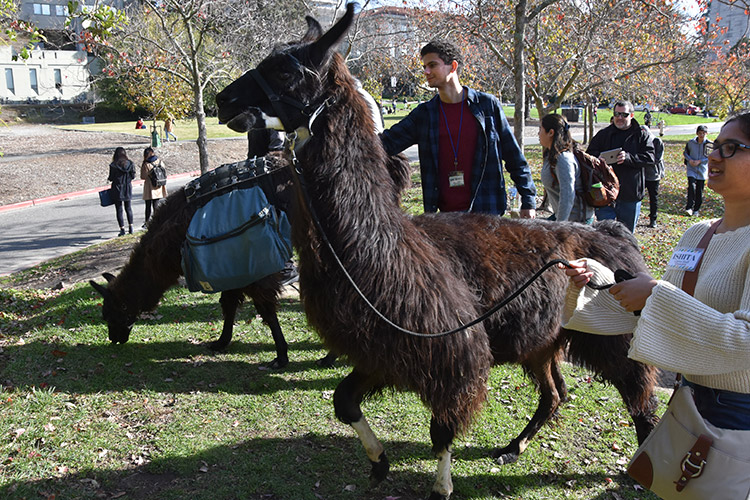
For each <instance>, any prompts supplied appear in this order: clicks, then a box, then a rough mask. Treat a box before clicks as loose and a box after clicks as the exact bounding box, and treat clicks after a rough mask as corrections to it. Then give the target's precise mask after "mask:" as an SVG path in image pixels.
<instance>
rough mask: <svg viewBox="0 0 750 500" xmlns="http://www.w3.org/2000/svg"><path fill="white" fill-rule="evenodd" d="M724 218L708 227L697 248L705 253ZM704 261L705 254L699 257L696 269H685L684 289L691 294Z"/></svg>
mask: <svg viewBox="0 0 750 500" xmlns="http://www.w3.org/2000/svg"><path fill="white" fill-rule="evenodd" d="M722 220H723V219H719V220H717V221H716V222H714V223H713V224H711V226H710V227H709V228H708V230H707V231H706V234H704V235H703V238H701V240H700V241H699V242H698V246H697V247H696V248H700V249H702V250H703V251H704V252H703V253H705V250H706V248H707V247H708V242H709V241H711V237H712V236H713V235H714V233H715V232H716V229H718V227H719V224H721V221H722ZM702 262H703V254H701V256H700V257H699V258H698V262H697V263H696V264H695V269H693V270H692V271H685V275H684V276H683V277H682V290H683V291H684V292H685V293H687V294H690V295H693V293H695V284H696V283H697V282H698V271H699V270H700V268H701V263H702Z"/></svg>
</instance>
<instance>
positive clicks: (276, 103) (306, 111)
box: [250, 69, 310, 133]
mask: <svg viewBox="0 0 750 500" xmlns="http://www.w3.org/2000/svg"><path fill="white" fill-rule="evenodd" d="M250 76H252V77H253V79H254V80H255V81H256V82H257V84H258V85H260V88H261V89H262V90H263V92H264V93H265V94H266V97H268V100H269V101H271V106H273V110H274V111H275V112H276V114H277V115H278V116H277V117H278V119H279V120H281V124H282V125H283V126H284V131H285V132H287V133H289V132H292V131H294V128H293V127H291V126H290V123H291V119H290V117H289V116H288V115H287V113H286V111H285V110H284V106H282V105H281V104H282V103H284V104H288V105H289V106H292V107H294V108H297V109H298V110H299V112H300V113H301V114H302V115H303V116H304V117H305V118H307V119H309V117H310V105H309V104H305V103H303V102H300V101H298V100H297V99H292V98H291V97H289V96H285V95H281V96H280V95H278V94H277V93H276V92H275V91H274V90H273V89H272V88H271V86H270V85H268V82H266V79H265V78H263V75H261V74H260V71H258V70H257V69H251V70H250Z"/></svg>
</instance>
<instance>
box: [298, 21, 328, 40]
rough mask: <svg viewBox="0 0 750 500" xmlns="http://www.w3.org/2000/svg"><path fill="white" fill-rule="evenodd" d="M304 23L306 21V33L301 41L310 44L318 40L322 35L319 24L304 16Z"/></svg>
mask: <svg viewBox="0 0 750 500" xmlns="http://www.w3.org/2000/svg"><path fill="white" fill-rule="evenodd" d="M305 21H307V33H305V36H303V37H302V41H303V42H305V43H311V42H314V41H316V40H318V39H319V38H320V37H321V35H323V28H322V27H321V26H320V23H319V22H318V21H316V20H315V19H314V18H312V17H310V16H305Z"/></svg>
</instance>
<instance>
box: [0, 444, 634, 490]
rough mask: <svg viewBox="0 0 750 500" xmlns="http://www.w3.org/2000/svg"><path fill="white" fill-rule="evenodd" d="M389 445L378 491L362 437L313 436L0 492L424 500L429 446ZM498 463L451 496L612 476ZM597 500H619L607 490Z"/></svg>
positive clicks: (574, 485) (458, 485)
mask: <svg viewBox="0 0 750 500" xmlns="http://www.w3.org/2000/svg"><path fill="white" fill-rule="evenodd" d="M384 445H385V447H386V450H387V453H388V454H389V458H390V460H391V471H390V473H389V475H388V477H387V479H386V480H385V481H383V482H381V483H380V484H378V485H377V486H374V487H370V486H369V484H368V483H369V480H368V474H369V462H368V461H367V459H366V457H365V455H364V451H363V450H362V448H361V446H360V443H359V441H358V440H357V439H356V438H354V437H341V436H336V435H320V434H312V433H310V434H306V435H303V436H298V437H293V438H288V439H281V438H270V439H266V438H260V439H252V440H248V441H244V442H240V443H237V444H236V445H222V446H217V447H214V448H210V449H206V450H204V451H201V452H200V453H196V454H194V455H190V456H183V457H172V458H167V459H155V460H153V461H152V462H151V463H149V464H146V465H143V466H139V467H128V468H124V469H120V470H109V469H107V470H105V469H98V468H91V469H87V470H81V471H77V472H75V473H72V474H67V475H64V476H62V477H58V478H51V479H45V480H41V481H16V482H13V483H11V484H9V485H7V486H4V487H2V488H0V497H1V498H3V499H9V500H15V499H19V500H20V499H21V498H51V495H55V498H81V499H84V498H126V499H138V500H152V499H153V500H156V499H159V500H169V499H184V498H190V499H191V500H203V499H205V500H216V499H236V498H242V499H248V500H256V499H257V500H261V499H263V500H281V499H283V500H318V499H322V498H324V499H328V500H338V499H358V500H383V499H384V498H387V497H396V498H400V499H401V500H417V499H422V498H425V497H426V496H427V495H428V493H429V491H430V489H431V487H432V484H433V482H434V480H435V476H434V472H435V468H436V462H435V460H434V457H433V456H432V453H431V451H430V449H429V447H428V446H426V445H424V444H420V443H413V442H403V441H400V442H385V443H384ZM481 452H482V453H485V452H486V453H488V450H481ZM474 454H475V453H474V452H473V453H472V454H471V455H472V456H474ZM481 458H486V455H485V456H484V457H481ZM471 459H472V458H471V457H467V456H464V454H462V453H461V452H459V453H458V454H457V455H456V461H461V460H464V461H466V460H471ZM415 460H419V461H425V465H424V466H423V468H424V469H427V470H428V472H421V471H414V470H413V469H414V461H415ZM491 464H492V462H491V461H488V465H487V467H486V470H487V472H486V473H477V474H466V475H464V474H459V473H456V472H455V467H454V475H453V483H454V495H453V497H452V498H454V499H456V500H459V499H472V498H506V497H512V498H528V497H529V496H532V495H534V494H535V493H536V495H537V496H535V498H540V497H539V496H538V495H540V494H543V493H542V492H543V491H549V490H550V489H553V490H554V491H555V493H556V494H558V496H556V498H560V497H563V496H564V493H563V492H564V491H570V492H572V493H574V494H575V493H576V492H577V491H578V492H579V493H580V490H581V489H582V488H589V487H590V486H589V485H602V484H606V481H607V479H608V477H609V475H608V474H607V473H605V472H601V473H600V472H593V473H587V472H582V473H564V474H556V473H554V472H552V471H550V472H541V473H531V474H519V473H517V472H516V473H514V472H512V468H511V467H512V466H506V467H505V468H503V469H502V470H501V471H500V472H497V473H495V472H490V469H494V467H493V466H492V465H491ZM474 465H476V464H474ZM480 467H481V464H480ZM615 478H616V479H617V480H618V482H621V483H622V484H628V485H629V484H630V483H631V482H630V480H629V479H627V478H625V477H618V476H615ZM599 488H600V489H603V487H599ZM647 497H648V495H646V496H644V495H641V496H640V498H647ZM595 498H598V499H610V498H612V497H611V496H610V493H609V492H607V493H602V494H601V495H599V496H597V497H595ZM628 498H629V497H628Z"/></svg>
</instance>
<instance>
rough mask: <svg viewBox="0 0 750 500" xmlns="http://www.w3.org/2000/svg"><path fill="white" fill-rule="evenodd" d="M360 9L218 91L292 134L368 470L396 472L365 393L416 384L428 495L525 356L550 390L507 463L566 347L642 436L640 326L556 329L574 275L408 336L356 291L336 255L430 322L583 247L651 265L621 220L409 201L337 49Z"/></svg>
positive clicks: (302, 212)
mask: <svg viewBox="0 0 750 500" xmlns="http://www.w3.org/2000/svg"><path fill="white" fill-rule="evenodd" d="M353 15H354V14H353V8H352V5H351V4H350V5H349V6H348V8H347V12H346V14H345V15H344V17H343V18H342V19H341V20H340V21H339V22H338V23H337V24H336V25H334V26H333V27H332V28H331V29H330V30H329V31H328V32H327V33H325V34H323V33H322V30H321V28H320V25H319V24H318V23H317V22H316V21H315V20H313V19H311V18H308V32H307V34H306V35H305V37H304V38H303V39H302V40H301V41H300V42H298V43H293V44H288V45H284V46H280V47H277V48H276V49H274V51H273V52H272V53H271V54H270V55H269V56H268V57H267V58H266V59H264V60H263V61H262V62H261V63H260V64H259V65H258V67H257V68H256V69H255V70H252V71H250V72H248V73H246V74H245V75H243V76H242V77H241V78H239V79H238V80H236V81H235V82H233V83H232V84H230V85H229V86H228V87H226V88H225V89H224V90H223V91H222V92H221V93H220V94H219V95H217V97H216V102H217V104H218V107H219V118H220V120H221V121H223V122H224V123H227V124H228V126H229V127H230V128H232V129H234V130H237V131H244V130H248V129H251V128H264V127H284V128H285V129H286V130H287V131H288V132H292V134H291V137H292V141H290V149H291V148H292V147H294V149H293V152H290V153H289V154H290V155H291V156H292V158H293V159H294V160H295V161H296V162H297V163H296V166H295V181H296V188H297V194H298V196H297V197H296V198H295V201H296V204H293V208H292V210H293V211H294V212H295V215H294V216H293V218H292V240H293V243H294V245H295V248H296V249H297V251H298V254H299V257H300V290H301V299H302V302H303V305H304V309H305V312H306V314H307V318H308V322H309V324H310V325H312V326H313V327H314V328H315V329H316V330H317V331H318V332H319V334H320V336H321V337H322V338H323V341H324V343H325V344H326V346H327V347H328V348H329V349H331V351H333V352H334V353H335V354H338V355H345V356H346V357H347V358H348V359H349V361H350V363H351V364H352V365H353V370H352V372H351V373H350V374H349V375H348V376H347V377H346V378H344V380H343V381H341V383H340V384H339V385H338V387H337V388H336V390H335V393H334V409H335V413H336V416H337V418H338V419H339V420H341V421H342V422H345V423H347V424H350V425H351V426H352V427H353V428H354V430H355V431H356V433H357V434H358V436H359V438H360V440H361V441H362V444H363V445H364V448H365V450H366V452H367V455H368V457H369V459H370V461H371V463H372V470H371V478H372V480H373V481H380V480H382V479H383V478H385V476H386V474H387V472H388V467H389V466H388V460H387V458H386V455H385V451H384V449H383V446H382V444H381V443H380V442H379V441H378V439H377V438H376V436H375V435H374V433H373V432H372V430H371V429H370V427H369V426H368V424H367V421H366V420H365V417H364V416H363V414H362V411H361V409H360V403H361V401H362V400H363V398H364V397H366V396H369V395H373V394H376V393H378V392H379V391H380V390H381V389H385V388H392V389H395V390H401V391H413V392H415V393H417V394H418V395H419V397H420V398H421V400H422V401H423V402H424V404H425V405H427V406H428V407H429V408H430V410H431V412H432V417H431V422H430V436H431V440H432V444H433V450H434V451H435V453H436V454H437V457H438V473H437V479H436V482H435V484H434V486H433V488H432V492H431V495H430V499H433V500H434V499H447V498H448V497H449V496H450V494H451V492H452V490H453V486H452V482H451V476H450V457H451V444H452V441H453V439H454V436H456V435H457V434H458V433H461V432H463V431H465V430H466V429H467V428H468V427H469V425H470V424H471V422H472V421H473V420H474V418H475V417H476V415H477V412H478V411H479V410H480V409H481V407H482V406H483V403H484V401H485V399H486V395H487V387H486V385H487V379H488V375H489V372H490V369H491V367H492V366H493V365H494V364H499V363H520V364H521V365H522V366H523V368H524V370H525V371H526V372H527V373H528V375H529V376H530V377H531V378H532V379H533V380H534V382H535V383H536V384H537V385H538V389H539V392H540V398H539V406H538V409H537V410H536V412H535V413H534V415H533V417H532V419H531V421H530V422H529V423H528V425H526V427H525V428H524V429H523V431H522V432H521V434H520V435H519V436H518V437H516V438H515V439H513V440H512V441H511V442H510V443H509V444H508V445H507V446H505V447H503V448H499V449H496V450H494V451H493V456H495V457H496V458H497V460H498V462H499V463H510V462H513V461H515V460H517V459H518V456H519V454H520V453H522V452H523V451H524V449H525V448H526V447H527V445H528V442H529V440H530V439H531V438H532V437H533V436H534V434H535V433H536V432H537V431H538V430H539V428H540V427H541V426H542V425H543V424H544V423H545V422H546V421H547V420H548V419H549V418H550V417H551V416H552V415H553V413H554V412H555V410H556V408H557V407H558V405H559V404H560V402H561V401H564V400H565V398H566V387H565V382H564V379H563V376H562V374H561V372H560V368H559V363H560V361H561V359H562V357H563V356H564V355H565V353H566V351H567V354H568V356H569V358H570V359H571V360H572V361H574V362H576V363H577V364H579V365H584V366H586V367H588V368H589V369H591V370H593V371H594V372H595V373H596V374H597V375H598V376H599V377H600V378H601V379H603V380H606V381H608V382H609V383H611V384H613V385H614V386H615V387H616V388H617V389H618V390H619V392H620V394H621V395H622V397H623V400H624V402H625V405H626V406H627V409H628V411H629V413H630V415H631V417H632V419H633V421H634V423H635V427H636V431H637V434H638V439H639V440H643V439H644V438H645V437H646V436H647V435H648V433H649V432H650V431H651V429H652V428H653V426H654V424H655V421H656V417H655V416H654V410H655V405H656V400H655V398H654V397H653V387H654V382H655V370H654V369H653V368H651V367H648V366H646V365H643V364H640V363H637V362H635V361H632V360H630V359H628V357H627V351H628V346H629V341H630V336H614V337H598V336H594V335H587V334H583V333H580V332H570V331H565V330H563V329H561V327H560V325H561V316H562V308H563V300H564V295H565V290H566V287H567V284H568V280H567V278H566V277H565V275H564V273H561V272H559V271H547V272H546V273H544V274H543V275H542V276H541V277H540V278H539V279H538V280H536V281H535V282H534V283H533V284H532V285H531V286H530V287H529V288H528V289H527V290H526V291H524V292H523V293H522V294H521V295H520V296H519V297H518V298H517V299H516V300H515V301H513V302H510V303H509V305H508V306H507V307H505V308H503V309H501V310H500V311H499V312H498V313H496V314H494V315H492V316H491V317H490V318H489V319H487V320H485V321H484V322H483V323H479V324H477V325H475V326H473V327H471V328H468V329H465V330H463V331H461V332H459V333H456V334H453V335H445V336H433V337H428V336H414V335H409V334H406V333H404V332H403V331H400V330H398V329H396V328H394V327H393V326H391V325H389V324H388V323H386V322H385V321H384V320H383V319H382V318H381V317H380V316H379V315H377V314H376V313H374V312H373V310H372V308H370V307H369V306H368V305H367V304H366V303H365V301H364V300H363V298H362V297H360V296H359V295H358V294H357V293H356V291H355V289H354V287H353V286H352V285H351V282H350V281H349V280H348V278H347V276H346V275H345V272H344V271H343V270H342V268H341V266H339V264H338V261H337V259H339V260H340V262H341V263H342V265H343V268H345V269H346V271H347V272H348V274H349V275H350V276H351V278H352V280H353V282H355V283H356V284H357V285H358V287H359V288H360V289H361V291H362V292H363V294H364V296H365V297H367V299H368V300H369V302H371V303H372V305H373V306H374V308H376V309H377V310H379V311H380V312H381V313H382V314H383V315H384V316H385V317H386V318H388V319H389V320H391V321H393V322H394V323H396V324H397V325H399V326H401V327H403V328H406V329H409V330H411V331H413V332H423V333H425V334H434V333H438V332H443V331H446V330H450V329H453V328H456V327H458V326H460V325H461V324H466V323H467V322H469V321H471V320H472V319H474V318H476V317H478V316H480V315H481V314H482V313H484V312H485V311H487V310H488V309H489V308H490V307H491V306H492V305H494V304H496V303H498V302H500V301H501V300H502V299H503V298H505V297H506V296H508V295H510V293H511V292H512V291H514V290H516V289H517V288H518V287H519V286H520V285H521V284H522V283H523V282H524V281H525V280H526V279H527V278H528V277H529V276H530V275H532V274H533V273H534V271H536V270H538V269H540V268H541V267H542V265H543V264H545V263H546V262H548V261H550V260H552V259H555V258H563V259H573V258H577V257H583V256H588V257H592V258H595V259H597V260H599V261H600V262H604V263H606V264H607V265H608V266H609V267H610V268H612V269H618V268H622V269H628V270H630V271H631V272H636V271H639V270H645V265H644V262H643V259H642V257H641V255H640V253H639V251H638V245H637V244H636V241H635V239H634V238H633V237H632V235H630V233H628V232H627V230H626V229H624V226H622V225H620V224H618V223H616V222H613V221H608V222H603V223H599V224H597V225H596V226H594V227H591V226H584V225H580V224H572V223H551V222H546V221H527V220H515V219H508V218H501V217H493V216H486V215H479V214H456V213H446V214H430V215H422V216H418V217H409V216H407V215H405V214H404V213H403V211H402V209H401V207H400V205H399V203H398V197H397V190H398V188H397V187H396V186H395V185H394V182H393V180H392V177H391V175H390V173H389V170H388V161H387V157H386V154H385V152H384V150H383V148H382V145H381V143H380V140H379V138H378V137H377V136H375V135H374V134H372V133H371V132H370V131H371V130H372V123H371V118H370V115H369V114H368V113H367V110H366V108H365V106H366V105H365V103H364V101H363V99H362V98H360V97H359V95H358V93H357V90H356V88H355V83H354V80H353V79H352V77H351V75H350V74H349V72H348V70H347V69H346V67H345V65H344V63H343V60H342V58H341V57H340V56H339V55H338V54H336V53H334V49H335V47H336V46H337V45H338V43H339V42H340V40H341V39H342V37H343V35H344V34H345V32H346V31H347V29H348V27H349V25H350V24H351V22H352V19H353ZM269 94H270V96H271V97H269ZM308 136H309V137H308ZM307 200H309V204H308V201H307ZM315 214H317V217H319V227H320V229H318V226H317V225H316V222H315ZM321 231H322V232H321ZM324 235H325V236H324ZM326 240H328V241H329V242H330V247H329V246H328V244H327V243H326ZM334 253H335V255H334Z"/></svg>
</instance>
